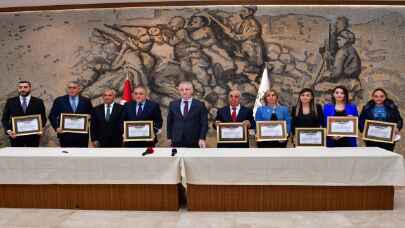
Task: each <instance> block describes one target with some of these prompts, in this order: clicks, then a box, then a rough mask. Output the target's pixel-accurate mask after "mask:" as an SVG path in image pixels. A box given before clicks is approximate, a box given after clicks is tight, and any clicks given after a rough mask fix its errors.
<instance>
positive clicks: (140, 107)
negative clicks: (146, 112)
mask: <svg viewBox="0 0 405 228" xmlns="http://www.w3.org/2000/svg"><path fill="white" fill-rule="evenodd" d="M141 113H142V103H139V104H138V111H137V112H136V116H140V115H141Z"/></svg>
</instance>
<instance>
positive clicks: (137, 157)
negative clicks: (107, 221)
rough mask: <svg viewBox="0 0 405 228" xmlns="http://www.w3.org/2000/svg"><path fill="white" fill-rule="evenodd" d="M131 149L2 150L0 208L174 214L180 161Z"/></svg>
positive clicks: (164, 155) (177, 196)
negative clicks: (143, 153)
mask: <svg viewBox="0 0 405 228" xmlns="http://www.w3.org/2000/svg"><path fill="white" fill-rule="evenodd" d="M143 151H144V150H143V149H130V148H114V149H100V148H86V149H83V148H2V149H0V207H13V208H64V209H111V210H114V209H117V210H178V209H179V183H180V181H181V179H180V158H179V157H172V156H171V155H170V151H167V150H161V151H159V152H157V153H156V154H154V155H153V156H147V157H143V156H142V152H143Z"/></svg>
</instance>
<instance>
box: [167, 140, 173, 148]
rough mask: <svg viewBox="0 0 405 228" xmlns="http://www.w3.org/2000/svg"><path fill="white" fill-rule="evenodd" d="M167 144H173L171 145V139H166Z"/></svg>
mask: <svg viewBox="0 0 405 228" xmlns="http://www.w3.org/2000/svg"><path fill="white" fill-rule="evenodd" d="M167 144H169V146H170V147H172V146H173V145H172V140H171V139H168V140H167Z"/></svg>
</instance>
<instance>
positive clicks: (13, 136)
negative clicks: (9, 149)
mask: <svg viewBox="0 0 405 228" xmlns="http://www.w3.org/2000/svg"><path fill="white" fill-rule="evenodd" d="M7 134H8V135H9V136H10V138H12V139H15V138H17V135H16V134H15V132H14V131H12V130H8V131H7Z"/></svg>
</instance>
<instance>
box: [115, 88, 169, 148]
mask: <svg viewBox="0 0 405 228" xmlns="http://www.w3.org/2000/svg"><path fill="white" fill-rule="evenodd" d="M132 98H133V100H132V101H131V102H128V103H127V104H125V106H124V110H123V112H122V123H123V122H124V121H146V120H151V121H153V131H154V133H155V140H154V141H134V142H126V143H125V147H153V146H155V145H156V143H157V137H156V135H158V134H160V132H161V129H162V124H163V119H162V112H161V111H160V105H159V104H158V103H156V102H154V101H151V100H149V99H147V89H146V88H145V87H143V86H137V87H135V89H134V91H133V93H132ZM122 128H123V127H122Z"/></svg>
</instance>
